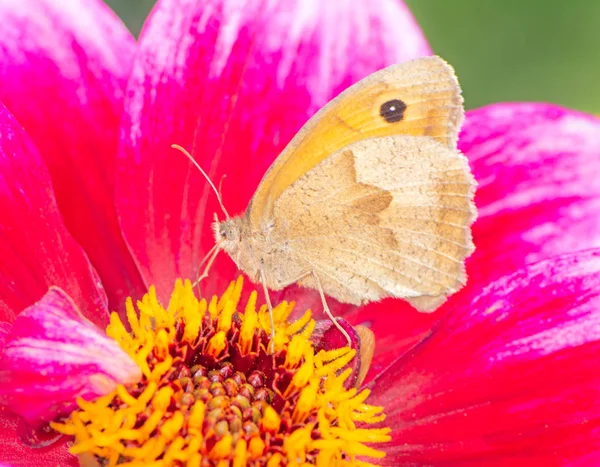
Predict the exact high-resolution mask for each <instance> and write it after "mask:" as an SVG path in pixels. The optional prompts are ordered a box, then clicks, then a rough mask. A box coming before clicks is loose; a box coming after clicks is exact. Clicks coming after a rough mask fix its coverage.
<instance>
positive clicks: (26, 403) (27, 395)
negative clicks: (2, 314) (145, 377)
mask: <svg viewBox="0 0 600 467" xmlns="http://www.w3.org/2000/svg"><path fill="white" fill-rule="evenodd" d="M140 378H141V370H140V368H139V367H138V366H137V364H136V363H135V362H134V361H133V360H132V359H131V358H130V357H129V355H127V354H126V353H125V351H123V350H122V349H121V347H119V345H118V344H117V342H116V341H114V340H113V339H111V338H109V337H107V336H106V334H104V332H102V331H101V330H100V329H98V328H97V327H96V326H94V325H93V324H92V323H90V322H89V321H87V320H86V319H85V318H84V317H83V316H82V315H81V314H80V313H79V310H78V309H77V307H76V305H75V304H74V303H73V301H72V300H71V299H70V298H69V296H68V295H66V294H65V292H63V291H62V290H61V289H59V288H56V287H54V288H51V289H50V290H49V291H48V293H46V295H44V297H43V298H42V299H41V300H40V301H39V302H37V303H36V304H35V305H32V306H30V307H29V308H27V309H26V310H24V311H23V313H21V314H20V315H19V316H18V317H17V319H16V321H15V322H14V324H13V328H12V331H11V334H10V335H9V337H8V338H7V339H6V344H5V346H4V349H3V353H2V359H1V361H0V402H2V404H3V405H5V406H7V407H8V408H9V410H11V411H12V412H14V413H16V414H18V415H20V416H21V417H23V418H24V419H25V420H26V421H27V422H28V423H29V424H31V425H38V424H39V423H41V422H46V421H51V420H53V419H55V418H56V416H57V415H59V414H62V413H65V412H67V413H68V411H70V410H72V409H73V407H74V406H75V400H76V398H77V397H83V398H84V399H88V400H89V399H94V398H96V397H99V396H102V395H105V394H108V393H109V392H111V391H113V390H114V389H115V388H116V386H117V385H118V384H125V383H133V382H136V381H138V380H139V379H140Z"/></svg>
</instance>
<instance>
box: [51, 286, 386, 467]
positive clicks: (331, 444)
mask: <svg viewBox="0 0 600 467" xmlns="http://www.w3.org/2000/svg"><path fill="white" fill-rule="evenodd" d="M242 285H243V281H242V278H241V277H240V278H239V279H238V280H237V281H235V282H232V283H231V284H230V286H229V288H228V289H227V290H226V291H225V293H224V294H223V295H222V296H221V297H220V298H217V297H216V296H215V297H213V298H212V300H211V301H210V302H207V301H206V300H205V299H202V300H198V299H197V298H196V296H195V295H194V291H193V287H192V284H191V283H190V282H189V281H186V282H185V283H183V282H182V281H181V280H178V281H177V283H176V285H175V289H174V291H173V294H172V296H171V300H170V303H169V305H168V307H167V308H166V309H165V308H163V306H162V305H161V304H160V303H159V302H158V300H157V298H156V291H155V289H154V288H153V287H151V288H150V291H149V293H148V294H146V295H145V296H144V297H143V299H142V300H141V301H140V302H138V303H137V308H138V310H139V315H138V313H137V312H136V310H135V308H134V306H133V302H132V301H131V299H128V301H127V318H128V320H129V325H130V327H131V332H128V331H127V330H126V329H125V327H124V326H123V323H122V322H121V321H120V319H119V317H118V316H117V315H116V314H115V313H113V314H112V316H111V323H110V325H109V326H108V328H107V334H108V335H109V336H111V337H112V338H114V339H115V340H116V341H117V342H119V344H120V345H121V347H122V348H123V349H124V350H125V351H126V352H128V353H129V355H131V357H132V358H133V359H134V360H135V361H136V362H137V364H138V365H139V366H140V368H141V369H142V372H143V375H144V376H143V378H142V380H141V381H140V382H139V383H137V384H135V385H130V386H119V387H118V388H117V390H115V391H114V392H112V393H110V394H107V395H106V396H103V397H100V398H99V399H96V400H94V401H84V400H78V406H79V409H78V410H76V411H74V412H73V413H72V414H71V415H70V416H69V417H68V418H67V419H65V420H61V421H60V422H56V423H52V424H51V426H52V427H53V428H54V429H55V430H57V431H59V432H60V433H63V434H66V435H70V436H73V438H74V442H73V444H72V446H71V448H70V452H71V453H72V454H75V455H80V456H88V457H89V456H95V457H96V461H97V462H98V463H99V465H108V466H114V465H122V466H123V465H126V466H130V467H134V466H171V465H176V466H188V467H192V466H218V467H225V466H234V467H242V466H246V465H249V466H267V467H277V466H303V465H317V466H327V467H332V466H340V467H342V466H348V467H350V466H370V465H372V464H370V463H368V462H365V461H364V459H365V458H368V457H374V458H382V457H384V455H385V453H384V452H382V451H380V450H376V449H374V448H372V447H369V446H368V445H367V443H379V442H385V441H389V440H390V436H389V431H390V430H389V429H388V428H368V427H367V426H368V425H369V424H374V423H378V422H381V421H383V420H384V418H385V415H384V414H383V413H382V408H381V407H374V406H370V405H367V404H365V400H366V399H367V396H368V395H369V391H368V390H363V391H361V392H358V391H357V389H356V388H348V387H346V386H347V385H345V382H346V381H347V380H348V378H349V376H350V374H351V371H352V370H351V369H350V368H347V366H348V363H349V362H350V361H351V360H352V359H353V358H354V357H355V351H354V350H353V349H350V348H349V347H344V348H340V349H335V350H328V351H325V350H320V351H316V350H315V348H314V346H313V343H312V341H311V334H312V332H313V329H314V327H315V321H314V320H313V319H312V318H311V312H310V310H308V311H307V312H306V313H305V314H304V316H302V318H300V319H299V320H297V321H295V322H293V323H289V322H288V321H287V318H288V316H289V315H290V313H291V311H292V309H293V306H294V304H293V303H287V302H282V303H280V304H279V305H278V306H277V307H275V309H274V310H273V315H274V322H275V338H274V343H273V348H274V352H269V351H268V349H269V344H270V336H271V325H270V319H269V313H268V310H267V309H266V306H263V307H261V308H260V310H258V311H257V310H256V298H257V296H256V292H253V293H252V294H251V295H250V298H249V300H248V303H247V305H246V307H245V310H244V312H243V313H242V312H240V310H238V303H239V300H240V295H241V291H242ZM359 458H362V459H363V460H359Z"/></svg>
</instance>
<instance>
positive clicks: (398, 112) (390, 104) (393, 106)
mask: <svg viewBox="0 0 600 467" xmlns="http://www.w3.org/2000/svg"><path fill="white" fill-rule="evenodd" d="M405 110H406V104H405V103H404V102H402V101H401V100H400V99H392V100H390V101H387V102H384V103H383V104H381V107H380V108H379V115H381V116H382V117H383V119H384V120H385V121H386V122H388V123H396V122H399V121H401V120H402V119H403V118H404V111H405Z"/></svg>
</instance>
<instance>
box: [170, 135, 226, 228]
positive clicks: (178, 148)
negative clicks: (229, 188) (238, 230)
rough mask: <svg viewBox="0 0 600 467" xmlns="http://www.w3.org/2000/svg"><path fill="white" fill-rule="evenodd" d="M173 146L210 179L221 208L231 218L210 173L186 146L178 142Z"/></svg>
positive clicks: (209, 182)
mask: <svg viewBox="0 0 600 467" xmlns="http://www.w3.org/2000/svg"><path fill="white" fill-rule="evenodd" d="M171 147H172V148H173V149H177V150H178V151H180V152H181V153H182V154H183V155H184V156H185V157H187V158H188V159H189V160H190V162H191V163H192V164H194V166H195V167H196V168H197V169H198V170H199V171H200V173H201V174H202V175H204V178H206V180H207V181H208V184H209V185H210V187H211V188H212V189H213V191H214V192H215V195H217V200H219V205H220V206H221V210H222V211H223V213H224V214H225V217H226V218H227V219H229V218H230V216H229V213H228V212H227V209H225V206H224V205H223V200H222V199H221V194H220V193H219V190H217V188H216V187H215V184H214V183H213V182H212V180H211V179H210V177H209V176H208V174H207V173H206V172H205V171H204V170H202V167H200V164H198V162H196V160H195V159H194V158H193V157H192V155H191V154H190V153H189V152H187V151H186V150H185V148H183V147H182V146H179V145H178V144H172V145H171Z"/></svg>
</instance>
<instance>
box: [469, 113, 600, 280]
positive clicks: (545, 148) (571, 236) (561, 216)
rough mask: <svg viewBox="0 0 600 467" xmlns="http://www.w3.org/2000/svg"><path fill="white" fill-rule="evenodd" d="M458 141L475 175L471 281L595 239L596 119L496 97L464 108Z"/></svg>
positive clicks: (599, 147) (599, 215) (598, 234)
mask: <svg viewBox="0 0 600 467" xmlns="http://www.w3.org/2000/svg"><path fill="white" fill-rule="evenodd" d="M459 145H460V149H461V150H462V151H463V152H464V153H465V154H466V155H467V156H468V157H469V160H470V163H471V166H472V167H473V171H474V173H475V177H476V178H477V180H478V182H479V187H478V190H477V197H476V203H477V206H478V208H479V217H478V220H477V222H476V224H475V226H474V232H473V234H474V241H475V245H476V251H475V254H474V255H473V256H472V257H471V259H470V267H469V276H470V285H471V286H472V285H474V284H475V283H477V284H486V283H487V282H488V281H489V280H491V279H493V278H496V277H500V276H502V275H504V274H506V273H509V272H512V271H514V270H515V269H517V268H519V267H521V266H522V265H524V264H528V263H532V262H535V261H540V260H542V259H545V258H548V257H551V256H554V255H559V254H562V253H568V252H573V251H579V250H582V249H585V248H591V247H596V246H600V183H598V180H600V119H598V118H596V117H594V116H591V115H587V114H583V113H580V112H575V111H572V110H567V109H563V108H560V107H557V106H554V105H549V104H496V105H491V106H488V107H484V108H482V109H479V110H474V111H471V112H468V113H467V120H466V123H465V126H464V128H463V133H462V135H461V139H460V143H459Z"/></svg>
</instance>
